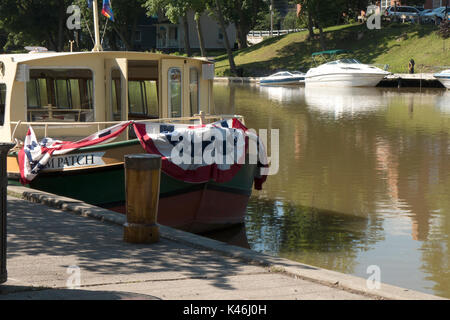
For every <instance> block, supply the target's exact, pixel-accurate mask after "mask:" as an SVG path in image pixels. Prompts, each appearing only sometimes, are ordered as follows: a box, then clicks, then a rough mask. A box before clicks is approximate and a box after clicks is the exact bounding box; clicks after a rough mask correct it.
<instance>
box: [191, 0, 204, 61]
mask: <svg viewBox="0 0 450 320" xmlns="http://www.w3.org/2000/svg"><path fill="white" fill-rule="evenodd" d="M190 2H191V7H192V10H194V20H195V25H196V28H197V36H198V42H199V45H200V52H201V55H202V57H206V48H205V40H204V38H203V30H202V24H201V20H200V18H201V16H202V14H203V13H204V12H205V11H206V1H203V0H190Z"/></svg>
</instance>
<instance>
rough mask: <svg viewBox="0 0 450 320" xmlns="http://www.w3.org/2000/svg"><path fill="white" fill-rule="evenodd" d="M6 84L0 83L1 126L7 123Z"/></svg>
mask: <svg viewBox="0 0 450 320" xmlns="http://www.w3.org/2000/svg"><path fill="white" fill-rule="evenodd" d="M5 105H6V84H4V83H0V126H3V124H4V123H5V110H6V108H5Z"/></svg>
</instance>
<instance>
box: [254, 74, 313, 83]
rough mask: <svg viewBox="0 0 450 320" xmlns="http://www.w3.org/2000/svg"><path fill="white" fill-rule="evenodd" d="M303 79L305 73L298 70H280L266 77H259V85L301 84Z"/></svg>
mask: <svg viewBox="0 0 450 320" xmlns="http://www.w3.org/2000/svg"><path fill="white" fill-rule="evenodd" d="M304 81H305V74H304V73H301V72H298V71H294V72H289V71H281V72H277V73H275V74H272V75H270V76H268V77H264V78H261V79H260V80H259V84H260V85H269V86H274V85H288V84H289V85H292V84H297V85H298V84H301V83H304Z"/></svg>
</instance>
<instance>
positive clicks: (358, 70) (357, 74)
mask: <svg viewBox="0 0 450 320" xmlns="http://www.w3.org/2000/svg"><path fill="white" fill-rule="evenodd" d="M336 53H341V50H332V51H324V52H317V53H314V54H313V56H315V55H318V54H320V55H324V54H336ZM389 74H390V72H388V71H385V70H382V69H380V68H377V67H375V66H371V65H367V64H363V63H361V62H359V61H358V60H356V59H340V60H335V61H331V62H327V63H324V64H322V65H320V66H318V67H315V68H311V69H310V70H309V71H308V72H307V73H306V75H305V84H306V86H338V87H375V86H376V85H377V84H378V83H379V82H380V81H381V80H382V79H383V78H384V77H385V76H387V75H389Z"/></svg>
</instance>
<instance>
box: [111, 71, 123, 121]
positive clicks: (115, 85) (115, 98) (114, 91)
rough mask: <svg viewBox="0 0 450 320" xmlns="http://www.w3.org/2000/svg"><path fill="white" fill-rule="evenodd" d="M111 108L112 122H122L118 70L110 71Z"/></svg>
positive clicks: (120, 81) (120, 83)
mask: <svg viewBox="0 0 450 320" xmlns="http://www.w3.org/2000/svg"><path fill="white" fill-rule="evenodd" d="M111 76H112V83H111V95H112V97H111V106H112V114H113V120H114V121H120V120H122V80H121V75H120V70H119V69H113V70H112V74H111Z"/></svg>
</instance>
